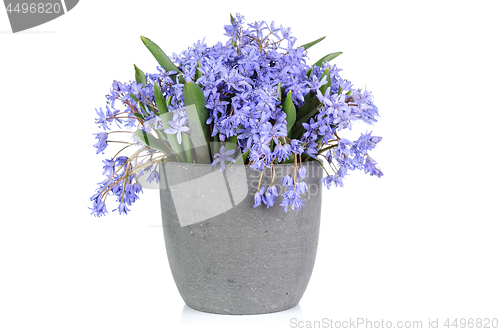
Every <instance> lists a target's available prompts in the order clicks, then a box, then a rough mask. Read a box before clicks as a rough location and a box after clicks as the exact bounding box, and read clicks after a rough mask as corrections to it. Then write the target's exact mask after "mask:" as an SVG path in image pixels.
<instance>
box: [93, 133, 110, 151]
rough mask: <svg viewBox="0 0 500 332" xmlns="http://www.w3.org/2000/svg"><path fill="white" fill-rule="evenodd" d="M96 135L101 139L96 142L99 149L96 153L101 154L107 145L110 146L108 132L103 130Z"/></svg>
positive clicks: (95, 146) (95, 145)
mask: <svg viewBox="0 0 500 332" xmlns="http://www.w3.org/2000/svg"><path fill="white" fill-rule="evenodd" d="M94 135H95V138H96V139H98V140H99V141H98V142H97V143H96V144H94V148H96V149H97V151H96V154H99V152H103V151H104V149H106V147H107V146H108V143H107V142H106V141H107V139H108V133H106V132H102V133H97V134H94ZM103 153H104V152H103Z"/></svg>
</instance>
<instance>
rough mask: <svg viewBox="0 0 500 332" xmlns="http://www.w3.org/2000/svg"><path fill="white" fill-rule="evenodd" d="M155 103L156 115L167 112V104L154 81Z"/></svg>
mask: <svg viewBox="0 0 500 332" xmlns="http://www.w3.org/2000/svg"><path fill="white" fill-rule="evenodd" d="M155 102H156V107H157V108H158V113H160V115H161V114H165V113H167V112H168V108H167V103H166V102H165V98H164V97H163V93H162V92H161V89H160V86H159V85H158V82H156V81H155Z"/></svg>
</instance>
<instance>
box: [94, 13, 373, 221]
mask: <svg viewBox="0 0 500 332" xmlns="http://www.w3.org/2000/svg"><path fill="white" fill-rule="evenodd" d="M243 20H244V17H243V16H241V15H239V14H237V15H235V17H233V16H231V21H230V24H229V25H226V26H225V27H224V29H225V35H226V36H228V37H229V40H228V41H227V42H226V43H225V44H223V43H220V42H219V43H217V44H216V45H214V46H212V47H208V46H207V45H206V44H205V43H204V42H201V41H198V42H197V43H196V44H194V45H193V47H190V48H188V50H186V51H183V52H182V53H180V54H179V55H176V54H174V55H173V56H172V58H169V57H168V56H167V55H166V54H165V53H164V52H163V51H162V50H161V49H160V48H159V47H158V46H157V45H156V44H155V43H153V42H152V41H151V40H149V39H148V38H145V37H141V39H142V41H143V42H144V44H145V45H146V47H147V48H148V49H149V50H150V51H151V53H152V54H153V56H154V57H155V58H156V60H157V61H158V63H159V65H160V66H158V67H157V69H158V72H157V73H154V74H145V73H144V72H142V71H141V70H140V69H139V68H137V67H136V66H134V67H135V81H132V82H128V83H122V82H117V81H114V82H113V84H112V87H111V90H110V94H109V95H107V96H106V97H107V105H106V108H105V110H102V109H99V110H96V111H97V115H98V118H97V119H96V123H97V124H98V126H99V127H100V128H102V130H103V131H102V132H99V133H96V134H94V135H95V136H96V139H97V140H98V141H97V143H96V144H95V145H94V147H95V148H96V149H97V153H104V152H103V151H104V150H105V149H106V147H107V146H108V143H111V142H116V143H118V144H124V146H123V148H121V149H120V150H119V151H118V153H116V154H115V155H114V156H113V157H112V158H110V159H105V160H104V161H103V162H104V172H103V174H104V175H105V176H106V178H105V179H104V180H103V181H102V182H100V183H99V188H98V189H97V192H96V194H95V195H93V196H92V197H91V201H92V203H93V207H92V208H91V210H92V213H93V214H95V215H96V216H101V215H104V214H106V213H107V209H106V204H105V201H106V198H107V197H108V196H110V195H111V196H115V197H116V198H117V205H118V207H117V208H116V209H115V210H118V211H119V213H120V214H121V213H127V212H128V211H130V210H129V206H130V205H131V204H132V203H133V202H135V201H136V200H137V199H138V194H139V193H141V192H142V187H141V185H140V184H139V182H138V178H139V177H140V176H142V175H144V173H145V172H148V173H149V177H148V181H150V182H151V181H156V182H157V181H158V179H159V176H158V170H157V167H158V164H159V163H160V162H161V161H162V160H170V161H174V162H184V163H194V162H195V163H205V164H212V166H215V165H217V164H220V168H221V171H224V167H225V165H226V164H227V163H231V162H235V158H242V161H243V163H245V164H247V165H250V166H251V167H252V168H254V169H255V170H259V171H261V172H264V170H265V169H266V168H267V169H270V170H271V172H273V171H274V164H277V163H293V165H294V167H293V171H292V173H293V174H290V176H286V177H285V178H284V179H283V186H284V187H285V188H288V189H287V190H285V192H284V193H283V194H282V195H281V196H282V201H281V203H280V206H281V207H283V208H284V210H285V211H287V210H288V208H290V209H297V210H300V208H301V206H303V203H302V202H303V201H304V200H303V199H301V195H303V194H304V193H305V192H306V191H307V190H308V188H307V185H306V184H305V183H304V182H303V181H302V180H303V179H304V177H305V172H306V169H305V168H304V167H302V162H303V161H304V162H305V161H309V160H313V161H317V162H318V163H320V164H321V165H322V166H323V168H324V170H325V171H326V174H327V175H326V177H325V178H324V179H323V180H322V181H323V183H324V184H325V186H326V187H327V188H328V189H329V188H330V187H331V185H332V184H334V185H335V186H341V187H342V186H343V179H344V178H345V176H346V175H347V173H348V171H350V170H355V169H360V170H363V171H364V172H365V173H368V174H370V175H376V176H378V177H380V176H381V175H382V172H381V171H380V170H379V169H378V168H377V165H376V162H375V160H374V159H373V158H372V157H370V156H369V155H368V152H369V151H370V150H372V149H373V148H374V147H375V146H376V145H377V143H378V142H380V140H381V137H378V136H372V135H371V133H365V134H363V135H361V136H360V137H359V139H357V140H355V141H350V140H347V139H344V138H340V137H339V132H340V131H341V130H343V129H346V128H349V129H351V125H352V122H354V121H358V120H362V121H364V122H366V123H369V124H373V123H374V122H376V121H377V120H376V117H377V116H378V109H377V107H376V106H375V105H374V104H373V100H372V96H371V94H370V93H369V92H367V91H362V90H361V89H354V88H353V87H352V84H351V82H349V81H347V80H343V79H342V78H341V77H340V76H339V72H340V69H339V68H337V67H336V66H335V65H330V64H329V61H331V60H332V59H334V58H335V57H337V56H338V55H340V54H341V52H336V53H332V54H328V55H326V56H325V57H323V58H321V59H320V60H318V61H317V62H316V63H314V64H313V65H307V64H306V59H307V54H306V50H307V49H308V48H310V47H312V46H314V45H315V44H317V43H319V42H320V41H321V40H323V39H324V38H325V37H323V38H320V39H318V40H315V41H313V42H311V43H308V44H305V45H302V46H299V47H296V46H295V41H296V39H295V38H294V37H293V36H291V34H290V29H289V28H283V27H281V26H280V27H277V26H276V25H275V24H274V22H272V23H271V24H267V23H266V22H256V23H254V24H246V27H244V23H243ZM119 106H120V107H119ZM192 106H194V107H192ZM111 126H117V127H118V128H119V129H120V130H114V131H113V130H111ZM122 127H124V128H122ZM123 132H125V133H131V134H132V139H131V142H123V141H116V140H114V139H113V135H115V134H117V133H123ZM200 142H204V143H206V144H199V143H200ZM131 148H132V149H134V148H135V149H136V150H135V151H134V152H131V153H129V154H128V155H127V156H123V155H120V154H121V153H122V152H123V151H127V150H130V149H131ZM235 151H241V153H239V154H238V153H236V154H237V155H234V154H235ZM273 178H274V177H273ZM277 198H278V191H277V189H276V187H275V186H274V185H273V184H272V183H271V185H270V186H269V187H268V188H267V189H266V188H264V187H262V188H260V185H259V189H258V190H257V193H256V194H255V205H254V206H255V207H256V206H259V205H261V204H265V205H266V206H267V207H270V206H273V205H274V204H276V199H277ZM115 210H113V211H115Z"/></svg>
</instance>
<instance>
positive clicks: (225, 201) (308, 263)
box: [160, 162, 323, 315]
mask: <svg viewBox="0 0 500 332" xmlns="http://www.w3.org/2000/svg"><path fill="white" fill-rule="evenodd" d="M303 166H304V167H306V168H307V176H306V179H305V182H306V183H307V184H308V186H309V194H306V195H304V197H303V198H305V199H306V201H305V202H304V204H305V206H304V207H302V209H301V210H300V211H297V210H293V211H291V210H289V211H288V212H287V213H285V212H284V210H283V208H282V207H280V206H279V203H280V202H281V197H279V198H278V200H277V204H276V205H275V206H273V207H270V208H266V206H265V205H261V206H258V207H257V208H253V204H254V194H255V192H256V191H257V187H258V183H259V179H260V172H258V171H255V170H252V169H251V168H250V167H249V166H245V165H228V166H226V170H225V171H224V172H220V168H219V166H217V167H211V166H210V165H199V164H181V163H162V164H161V168H160V170H161V171H160V184H161V186H160V195H161V211H162V219H163V231H164V235H165V244H166V247H167V254H168V261H169V263H170V269H171V271H172V275H173V277H174V280H175V283H176V285H177V288H178V289H179V292H180V294H181V296H182V298H183V299H184V301H185V302H186V304H187V305H188V306H189V307H191V308H193V309H196V310H200V311H204V312H210V313H217V314H230V315H251V314H263V313H271V312H278V311H282V310H286V309H289V308H292V307H294V306H296V305H297V304H298V303H299V301H300V299H301V298H302V295H303V294H304V291H305V290H306V287H307V284H308V282H309V278H310V277H311V273H312V270H313V266H314V260H315V257H316V249H317V245H318V235H319V224H320V213H321V190H322V184H321V182H320V180H321V178H322V176H323V170H322V167H321V166H320V165H318V164H317V163H315V162H308V163H304V164H303ZM292 167H293V166H292V165H290V164H288V165H276V174H275V180H274V184H275V185H276V187H277V189H278V191H279V192H280V194H281V193H282V187H281V183H282V179H283V177H284V176H285V175H287V174H290V172H291V171H292ZM270 175H271V174H270V170H267V171H266V172H265V175H264V177H263V179H262V184H263V185H265V186H266V187H267V186H268V185H269V184H270V181H271V178H270Z"/></svg>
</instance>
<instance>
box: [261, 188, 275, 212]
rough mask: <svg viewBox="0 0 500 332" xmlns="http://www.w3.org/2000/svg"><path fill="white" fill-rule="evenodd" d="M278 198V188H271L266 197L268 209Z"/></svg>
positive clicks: (268, 189)
mask: <svg viewBox="0 0 500 332" xmlns="http://www.w3.org/2000/svg"><path fill="white" fill-rule="evenodd" d="M277 197H278V189H276V186H274V185H271V186H269V187H268V188H267V191H266V193H265V196H264V202H265V204H266V205H267V207H268V208H269V207H270V206H273V205H274V204H275V203H276V198H277Z"/></svg>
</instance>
